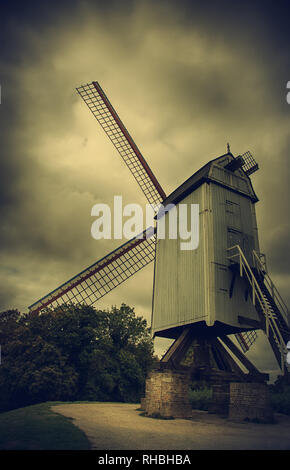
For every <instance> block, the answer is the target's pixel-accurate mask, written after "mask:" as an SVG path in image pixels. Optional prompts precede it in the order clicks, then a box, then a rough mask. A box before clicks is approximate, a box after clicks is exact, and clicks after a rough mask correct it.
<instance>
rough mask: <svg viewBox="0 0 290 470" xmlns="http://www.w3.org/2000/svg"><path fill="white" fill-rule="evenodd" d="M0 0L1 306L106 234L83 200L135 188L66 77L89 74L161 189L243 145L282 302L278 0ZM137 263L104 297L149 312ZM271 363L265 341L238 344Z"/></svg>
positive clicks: (61, 276) (283, 170)
mask: <svg viewBox="0 0 290 470" xmlns="http://www.w3.org/2000/svg"><path fill="white" fill-rule="evenodd" d="M241 3H242V4H241V5H239V6H238V5H237V2H222V1H220V2H214V1H212V2H202V1H199V2H195V1H185V0H179V1H177V0H176V1H174V0H171V1H170V0H168V1H163V0H158V1H156V0H155V1H153V0H152V1H146V0H143V1H142V0H139V1H138V0H134V1H129V0H124V1H123V0H122V1H116V2H113V1H111V0H107V1H106V2H98V1H94V2H93V1H78V2H76V1H73V0H70V1H69V2H68V1H62V2H54V1H52V2H51V1H50V2H46V1H44V2H36V1H35V2H32V1H26V2H21V3H19V4H18V3H17V2H9V3H7V4H6V6H3V5H2V6H1V18H0V22H1V24H0V26H1V30H0V36H1V42H2V49H1V56H0V74H1V77H0V81H1V105H0V119H1V156H0V217H1V222H0V259H1V261H0V309H1V310H3V309H7V308H18V309H20V310H22V311H25V310H26V309H27V306H28V305H30V304H32V303H33V302H34V301H36V300H38V299H39V298H40V297H42V296H43V295H45V294H46V293H47V292H49V291H50V290H52V289H54V288H55V287H57V286H58V285H59V284H61V283H63V282H64V281H66V280H67V279H68V278H70V277H71V276H73V275H74V274H76V273H78V272H79V271H81V270H82V269H84V268H85V267H86V266H88V265H90V264H92V263H93V262H95V261H96V260H97V259H98V258H100V257H102V256H104V255H105V254H106V253H108V252H109V251H111V250H112V249H113V248H115V247H117V246H118V245H119V241H118V240H117V241H114V240H112V241H110V240H106V241H96V240H94V239H93V238H92V237H91V234H90V228H91V224H92V217H91V208H92V206H93V205H94V204H96V203H97V202H102V203H107V204H110V205H112V202H113V197H114V195H122V196H123V202H124V204H126V203H129V202H137V203H140V204H145V203H146V199H145V198H144V196H143V194H142V193H141V192H140V190H139V187H138V185H137V184H136V182H135V180H134V179H133V177H132V176H131V174H130V173H129V171H128V169H127V168H126V166H125V165H124V163H123V162H122V161H121V158H120V157H119V156H118V154H117V152H116V150H115V149H114V147H113V146H112V144H111V143H110V142H109V140H108V139H107V137H106V136H105V135H104V133H103V132H102V130H101V129H100V128H99V126H98V124H97V123H96V121H95V120H94V119H93V117H92V115H91V113H90V112H89V111H88V109H87V108H86V106H85V105H84V103H83V102H82V100H81V99H80V97H79V95H78V94H77V93H76V91H75V88H76V87H77V86H79V85H82V84H84V83H89V82H91V81H93V80H96V81H99V82H100V84H101V86H102V87H103V88H104V90H105V92H106V93H107V95H108V96H109V98H110V100H111V102H112V103H113V105H114V107H115V108H116V109H117V111H118V113H119V115H120V117H121V118H122V120H123V121H124V123H125V125H126V127H127V128H128V129H129V132H130V133H131V135H132V136H133V138H134V140H135V141H136V143H137V145H138V147H139V148H140V150H141V151H142V153H143V155H144V156H145V158H146V160H147V161H148V163H149V165H150V166H151V168H152V170H153V171H154V173H155V175H156V176H157V178H158V180H159V182H160V184H161V186H162V187H163V189H164V190H165V192H166V193H167V194H169V193H170V192H171V191H172V190H174V189H175V188H176V187H177V186H178V185H179V184H181V183H182V182H183V181H184V180H185V179H187V178H188V177H189V176H190V175H191V174H192V173H194V172H195V171H196V170H198V169H199V167H200V166H202V165H204V164H205V163H206V162H207V161H208V160H210V159H212V158H215V157H216V156H219V155H221V154H223V153H225V151H226V144H227V142H230V145H231V150H232V152H233V153H234V154H240V153H243V152H245V151H247V150H250V151H251V152H252V153H253V155H254V156H255V158H256V160H257V161H258V163H259V166H260V170H259V171H258V172H257V173H255V174H254V175H253V177H252V182H253V185H254V188H255V191H256V193H257V195H258V197H259V199H260V201H259V202H258V204H257V206H256V209H257V217H258V226H259V235H260V245H261V251H262V252H264V253H266V255H267V260H268V267H269V271H270V273H271V276H272V278H273V280H274V281H275V283H276V284H277V287H278V288H279V290H280V292H281V294H282V296H283V297H284V298H285V300H286V301H288V304H289V300H290V292H289V281H290V263H289V261H290V255H289V252H290V237H289V232H290V230H289V185H288V181H289V176H290V175H289V143H290V129H289V115H290V105H288V104H287V102H286V94H287V90H286V84H287V82H288V80H290V67H289V65H290V56H289V33H288V29H289V24H288V18H289V16H288V14H287V2H282V1H279V2H266V1H263V2H262V1H261V2H255V1H252V2H249V3H247V2H241ZM152 282H153V281H152V266H151V265H150V266H148V267H147V268H145V269H144V270H143V271H141V272H140V273H139V274H138V275H136V276H135V277H133V278H132V279H130V280H129V281H127V282H126V283H125V284H123V285H122V286H120V287H119V288H118V289H116V290H115V291H113V292H112V293H111V294H110V295H108V296H106V297H104V298H103V300H102V302H100V307H110V305H112V304H116V305H119V304H120V303H121V302H126V303H128V304H129V305H131V306H135V310H136V312H137V314H139V315H143V316H145V317H146V318H147V319H148V320H149V319H150V316H151V295H152ZM249 355H250V356H251V358H253V360H254V361H255V363H256V365H258V366H259V367H262V368H263V369H264V370H270V369H273V368H275V367H276V365H275V360H274V359H273V354H272V352H271V351H270V349H269V347H268V345H267V343H266V342H265V339H264V337H263V336H262V337H260V338H259V340H258V342H257V344H256V346H255V348H253V350H252V352H250V353H249Z"/></svg>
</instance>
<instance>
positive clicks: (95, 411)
mask: <svg viewBox="0 0 290 470" xmlns="http://www.w3.org/2000/svg"><path fill="white" fill-rule="evenodd" d="M139 406H140V405H136V404H133V405H132V404H123V403H94V404H86V403H76V404H67V405H55V406H52V411H53V412H55V413H60V414H62V415H64V416H66V417H70V418H72V419H73V423H74V424H75V425H76V426H78V427H79V428H80V429H81V430H82V431H84V432H85V434H86V435H87V437H88V439H89V441H90V443H91V445H92V449H98V450H114V449H117V450H123V449H129V450H165V449H167V450H197V449H202V450H205V449H211V450H215V449H217V450H224V449H225V450H230V449H231V450H234V449H235V450H236V449H247V450H250V449H257V450H272V449H273V450H276V449H279V450H285V449H287V450H290V416H285V415H276V419H277V421H278V423H276V424H256V423H234V422H230V421H229V420H226V419H224V418H221V417H219V416H217V415H211V414H208V413H206V412H202V411H194V412H193V417H192V419H191V420H185V419H174V420H160V419H153V418H147V417H144V416H141V415H140V413H141V412H140V411H139V410H138V408H139Z"/></svg>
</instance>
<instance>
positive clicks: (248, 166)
mask: <svg viewBox="0 0 290 470" xmlns="http://www.w3.org/2000/svg"><path fill="white" fill-rule="evenodd" d="M241 157H242V159H243V165H242V168H243V170H244V172H245V173H246V175H247V176H250V175H252V174H253V173H255V171H257V170H258V169H259V165H258V163H257V162H256V160H255V159H254V157H253V155H252V154H251V152H249V151H247V152H245V153H243V154H242V155H241Z"/></svg>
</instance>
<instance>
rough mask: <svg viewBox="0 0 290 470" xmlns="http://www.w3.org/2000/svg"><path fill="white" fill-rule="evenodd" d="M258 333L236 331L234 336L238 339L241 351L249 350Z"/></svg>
mask: <svg viewBox="0 0 290 470" xmlns="http://www.w3.org/2000/svg"><path fill="white" fill-rule="evenodd" d="M257 337H258V335H257V332H256V331H245V332H243V333H236V334H235V338H236V340H237V341H238V343H239V345H240V347H241V348H242V351H243V352H247V351H249V349H250V347H251V346H252V344H253V343H254V342H255V341H256V339H257Z"/></svg>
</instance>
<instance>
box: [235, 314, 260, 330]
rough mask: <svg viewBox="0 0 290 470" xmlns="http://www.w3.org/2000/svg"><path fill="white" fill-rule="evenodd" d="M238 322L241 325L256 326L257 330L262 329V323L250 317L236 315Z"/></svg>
mask: <svg viewBox="0 0 290 470" xmlns="http://www.w3.org/2000/svg"><path fill="white" fill-rule="evenodd" d="M238 322H239V323H241V324H243V325H249V326H252V327H253V328H257V330H262V329H263V325H262V323H261V322H260V321H258V320H252V318H247V317H243V316H242V315H238Z"/></svg>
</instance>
